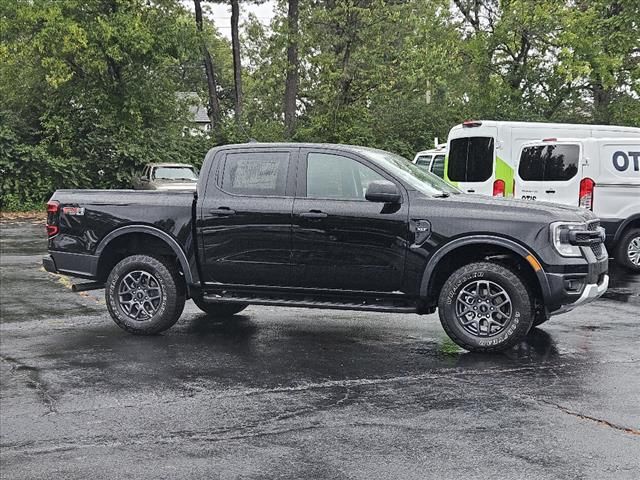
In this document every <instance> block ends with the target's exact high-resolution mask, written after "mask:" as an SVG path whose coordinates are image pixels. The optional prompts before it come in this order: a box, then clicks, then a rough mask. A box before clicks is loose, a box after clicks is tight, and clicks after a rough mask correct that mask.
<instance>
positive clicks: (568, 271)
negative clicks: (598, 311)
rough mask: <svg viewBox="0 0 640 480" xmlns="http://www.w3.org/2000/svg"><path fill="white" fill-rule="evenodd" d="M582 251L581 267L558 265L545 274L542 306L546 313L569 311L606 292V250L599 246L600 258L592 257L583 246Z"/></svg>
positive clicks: (607, 282)
mask: <svg viewBox="0 0 640 480" xmlns="http://www.w3.org/2000/svg"><path fill="white" fill-rule="evenodd" d="M583 254H584V259H585V260H586V262H585V263H584V264H583V265H582V266H581V267H579V266H577V265H573V266H571V267H570V266H567V267H564V268H563V267H560V266H558V267H555V268H553V270H554V272H553V273H546V280H547V284H548V287H549V291H548V298H545V305H546V309H547V312H548V313H549V314H550V315H557V314H559V313H564V312H568V311H570V310H573V309H574V308H576V307H578V306H580V305H584V304H586V303H589V302H592V301H593V300H596V299H597V298H599V297H601V296H602V295H603V294H604V292H606V291H607V287H608V286H609V275H608V274H607V273H608V270H609V260H608V255H607V252H606V250H604V247H603V253H602V255H601V257H600V258H596V257H595V255H594V254H593V253H592V251H591V249H583ZM578 267H579V268H578ZM558 270H560V271H558Z"/></svg>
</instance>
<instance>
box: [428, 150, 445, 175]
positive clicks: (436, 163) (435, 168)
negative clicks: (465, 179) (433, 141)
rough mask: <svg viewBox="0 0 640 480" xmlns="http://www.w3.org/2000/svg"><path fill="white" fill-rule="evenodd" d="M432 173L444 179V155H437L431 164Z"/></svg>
mask: <svg viewBox="0 0 640 480" xmlns="http://www.w3.org/2000/svg"><path fill="white" fill-rule="evenodd" d="M431 173H433V174H435V175H437V176H439V177H440V178H444V155H436V156H435V157H434V159H433V163H432V164H431Z"/></svg>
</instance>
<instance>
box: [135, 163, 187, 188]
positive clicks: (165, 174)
mask: <svg viewBox="0 0 640 480" xmlns="http://www.w3.org/2000/svg"><path fill="white" fill-rule="evenodd" d="M197 182H198V170H197V169H196V167H194V166H193V165H189V164H188V163H149V164H147V166H146V167H144V170H143V171H142V175H141V176H140V177H139V178H134V180H133V188H134V189H136V190H195V189H196V184H197Z"/></svg>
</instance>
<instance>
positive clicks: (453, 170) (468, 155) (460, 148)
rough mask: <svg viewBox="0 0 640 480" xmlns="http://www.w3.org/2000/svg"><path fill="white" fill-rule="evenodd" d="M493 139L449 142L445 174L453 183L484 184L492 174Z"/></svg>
mask: <svg viewBox="0 0 640 480" xmlns="http://www.w3.org/2000/svg"><path fill="white" fill-rule="evenodd" d="M493 144H494V142H493V137H466V138H456V139H454V140H451V146H450V149H449V164H448V169H447V174H448V176H449V180H452V181H454V182H484V181H485V180H488V179H489V177H491V174H492V173H493Z"/></svg>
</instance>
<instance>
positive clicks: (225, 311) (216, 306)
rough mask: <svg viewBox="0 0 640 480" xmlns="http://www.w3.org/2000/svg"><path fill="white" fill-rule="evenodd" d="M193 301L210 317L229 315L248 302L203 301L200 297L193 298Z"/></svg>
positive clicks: (238, 311)
mask: <svg viewBox="0 0 640 480" xmlns="http://www.w3.org/2000/svg"><path fill="white" fill-rule="evenodd" d="M193 303H195V304H196V306H197V307H198V308H199V309H200V310H202V311H203V312H204V313H206V314H207V315H211V316H212V317H230V316H232V315H235V314H236V313H240V312H241V311H242V310H244V309H245V308H247V307H248V306H249V304H248V303H222V302H205V301H204V300H203V299H202V298H197V297H194V298H193Z"/></svg>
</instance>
